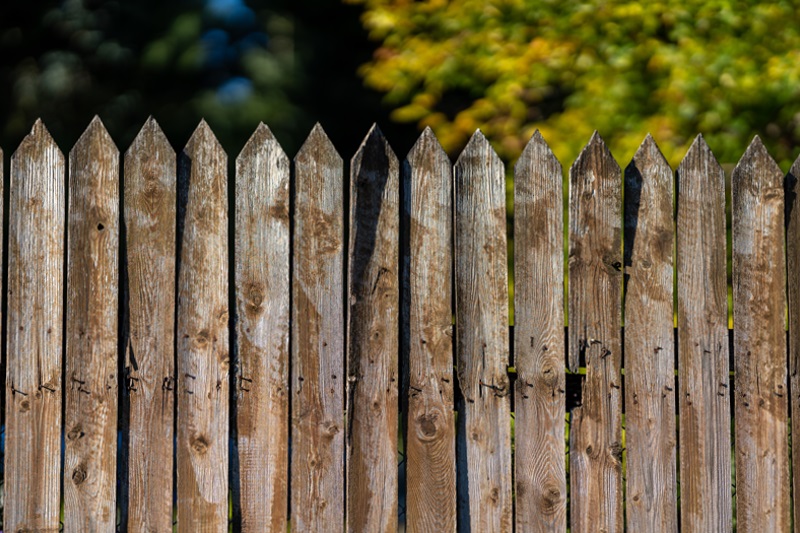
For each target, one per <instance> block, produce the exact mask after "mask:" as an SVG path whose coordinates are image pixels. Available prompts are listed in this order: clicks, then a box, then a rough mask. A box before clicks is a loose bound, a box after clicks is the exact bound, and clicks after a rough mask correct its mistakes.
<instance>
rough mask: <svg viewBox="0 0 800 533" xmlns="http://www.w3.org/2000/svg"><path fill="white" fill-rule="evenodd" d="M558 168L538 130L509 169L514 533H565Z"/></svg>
mask: <svg viewBox="0 0 800 533" xmlns="http://www.w3.org/2000/svg"><path fill="white" fill-rule="evenodd" d="M562 183H563V177H562V169H561V164H560V163H559V162H558V160H557V159H556V157H555V156H554V155H553V152H551V151H550V147H549V146H547V143H546V142H545V140H544V139H543V138H542V136H541V134H540V133H539V131H538V130H537V131H536V133H534V135H533V137H532V138H531V140H530V141H529V142H528V145H527V146H526V147H525V150H524V151H523V152H522V155H521V156H520V158H519V160H518V161H517V164H516V166H515V167H514V271H515V274H514V366H515V367H516V369H517V382H516V390H515V391H514V394H515V401H514V406H515V409H514V411H515V413H514V421H515V423H514V444H515V446H514V450H515V456H514V457H515V460H514V467H515V476H514V479H515V483H516V485H515V489H516V497H517V499H516V504H517V505H516V529H517V531H530V532H532V533H533V532H552V533H555V532H563V531H565V530H566V528H567V481H566V469H565V464H564V425H565V421H564V416H565V402H564V391H565V377H564V220H563V218H564V214H563V213H564V209H563V206H562V202H563V192H562V188H563V185H562Z"/></svg>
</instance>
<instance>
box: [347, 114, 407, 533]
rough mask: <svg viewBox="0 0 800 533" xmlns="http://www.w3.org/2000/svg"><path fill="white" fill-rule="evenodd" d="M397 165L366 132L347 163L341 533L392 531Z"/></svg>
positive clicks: (378, 138)
mask: <svg viewBox="0 0 800 533" xmlns="http://www.w3.org/2000/svg"><path fill="white" fill-rule="evenodd" d="M399 173H400V169H399V163H398V161H397V157H396V156H395V155H394V152H393V151H392V149H391V147H390V146H389V143H388V142H387V141H386V139H385V138H384V136H383V134H382V133H381V131H380V129H378V127H377V126H373V127H372V129H371V130H370V131H369V133H368V134H367V137H366V138H365V139H364V142H363V143H362V144H361V146H360V147H359V149H358V151H357V152H356V155H355V156H354V157H353V159H352V161H351V163H350V251H349V253H350V255H349V260H348V270H349V272H348V287H347V291H348V314H347V316H348V325H347V355H348V358H347V365H348V368H347V376H348V378H349V379H348V387H347V389H348V391H347V392H348V398H347V400H348V410H347V412H348V423H349V427H348V431H347V530H348V531H350V532H352V533H359V532H361V531H383V532H387V533H390V532H396V531H397V497H398V486H397V483H398V479H397V407H398V404H397V384H398V377H399V376H398V370H399V369H398V361H397V356H398V342H399V339H398V336H399V333H400V331H399V328H398V311H399V307H400V306H399V302H400V293H399V268H400V264H399V261H398V252H399V246H398V245H399V226H400V209H399Z"/></svg>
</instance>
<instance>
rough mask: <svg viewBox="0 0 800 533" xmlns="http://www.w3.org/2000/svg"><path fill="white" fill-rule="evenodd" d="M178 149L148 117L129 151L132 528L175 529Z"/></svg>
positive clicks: (128, 468)
mask: <svg viewBox="0 0 800 533" xmlns="http://www.w3.org/2000/svg"><path fill="white" fill-rule="evenodd" d="M175 165H176V161H175V151H174V150H173V149H172V147H171V146H170V144H169V141H167V138H166V137H165V136H164V133H163V132H162V131H161V128H160V127H159V126H158V123H156V121H155V120H154V119H153V118H149V119H148V120H147V122H146V123H145V125H144V126H143V127H142V130H141V131H140V132H139V134H138V135H137V136H136V139H134V141H133V144H131V146H130V148H129V149H128V151H127V152H126V153H125V163H124V206H123V210H124V219H125V247H124V249H123V250H124V252H123V253H124V255H123V259H122V262H123V266H124V271H125V273H126V275H125V276H124V277H123V287H124V295H125V296H124V297H125V305H126V306H127V308H125V309H123V310H122V311H123V312H124V313H125V316H126V317H127V318H126V319H125V321H124V322H123V323H124V324H126V325H127V327H126V328H124V329H123V331H122V332H121V333H122V334H124V335H125V337H124V346H125V363H124V376H122V378H121V379H123V383H122V384H121V386H122V387H123V391H124V394H123V400H124V403H125V408H124V410H123V412H122V413H121V415H120V416H121V418H122V419H123V420H124V421H125V424H124V426H123V427H124V432H125V433H126V434H127V441H126V442H124V443H123V444H124V445H123V450H124V451H125V456H124V457H123V458H122V460H123V461H124V462H123V468H122V472H123V474H124V478H123V480H122V481H123V483H122V490H121V501H120V509H121V511H122V524H123V526H127V531H128V532H130V533H146V532H150V531H170V530H171V529H172V519H173V516H172V482H173V476H172V465H173V441H174V430H173V422H174V416H173V408H174V404H175V386H174V383H175V344H174V337H175V279H176V278H175V259H176V250H175V223H176V212H175V207H176V166H175Z"/></svg>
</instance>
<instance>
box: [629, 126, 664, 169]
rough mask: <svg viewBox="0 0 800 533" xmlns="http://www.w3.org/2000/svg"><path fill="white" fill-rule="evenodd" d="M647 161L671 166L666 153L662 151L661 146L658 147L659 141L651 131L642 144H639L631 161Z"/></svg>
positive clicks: (632, 162)
mask: <svg viewBox="0 0 800 533" xmlns="http://www.w3.org/2000/svg"><path fill="white" fill-rule="evenodd" d="M645 161H646V162H648V163H650V164H653V163H656V164H658V165H663V166H667V167H669V163H668V162H667V158H666V157H664V154H663V153H662V152H661V148H659V147H658V143H657V142H656V140H655V139H653V136H652V135H650V134H649V133H648V134H647V136H646V137H645V138H644V140H643V141H642V144H640V145H639V148H638V149H637V150H636V153H635V154H634V155H633V161H631V164H634V163H638V162H645Z"/></svg>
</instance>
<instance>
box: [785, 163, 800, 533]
mask: <svg viewBox="0 0 800 533" xmlns="http://www.w3.org/2000/svg"><path fill="white" fill-rule="evenodd" d="M784 191H785V204H786V207H785V208H786V275H787V284H786V285H787V289H788V295H787V296H788V298H787V299H788V304H789V315H788V316H789V376H790V378H789V386H790V391H791V394H790V396H791V399H792V401H791V404H790V407H791V416H792V419H791V423H792V427H793V428H800V157H798V158H797V160H795V162H794V164H793V165H792V167H791V168H790V169H789V173H788V174H787V175H786V178H785V188H784ZM796 435H797V433H793V435H792V487H793V491H792V496H793V499H794V502H793V503H794V507H793V509H794V531H795V533H800V438H796Z"/></svg>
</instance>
